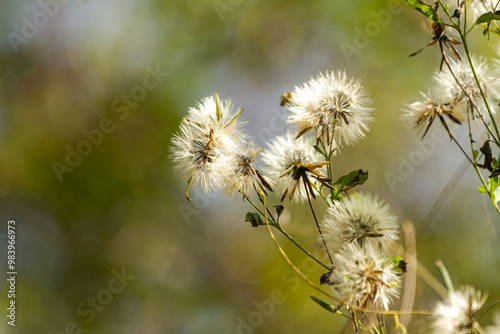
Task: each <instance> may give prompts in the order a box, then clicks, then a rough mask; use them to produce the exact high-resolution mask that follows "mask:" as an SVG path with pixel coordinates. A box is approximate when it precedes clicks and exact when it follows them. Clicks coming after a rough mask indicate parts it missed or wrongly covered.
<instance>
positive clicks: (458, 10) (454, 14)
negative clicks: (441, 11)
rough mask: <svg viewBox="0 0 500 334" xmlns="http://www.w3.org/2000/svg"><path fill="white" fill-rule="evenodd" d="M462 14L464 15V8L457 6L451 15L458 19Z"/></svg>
mask: <svg viewBox="0 0 500 334" xmlns="http://www.w3.org/2000/svg"><path fill="white" fill-rule="evenodd" d="M461 15H462V8H457V9H455V11H454V12H453V15H452V16H451V17H456V18H457V19H459V18H460V16H461Z"/></svg>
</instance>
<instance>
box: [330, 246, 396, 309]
mask: <svg viewBox="0 0 500 334" xmlns="http://www.w3.org/2000/svg"><path fill="white" fill-rule="evenodd" d="M333 263H334V269H333V270H332V271H331V272H330V273H329V274H327V275H328V277H326V278H324V283H326V284H328V285H331V286H332V287H333V288H334V289H333V293H334V295H336V296H337V297H338V298H339V299H341V300H343V301H345V302H346V303H347V306H348V308H350V307H361V308H372V307H374V308H375V309H385V310H388V309H389V304H390V303H391V302H392V298H393V297H397V296H398V295H399V291H398V288H399V286H400V284H401V278H400V276H399V275H398V271H397V270H396V268H395V266H394V262H393V261H392V257H389V256H387V255H386V254H385V253H384V252H383V251H382V250H379V249H378V248H377V247H376V246H372V245H370V244H367V245H364V246H363V247H361V246H360V245H358V244H357V243H349V244H345V245H344V247H343V248H342V250H341V251H340V252H339V253H337V254H335V255H334V257H333Z"/></svg>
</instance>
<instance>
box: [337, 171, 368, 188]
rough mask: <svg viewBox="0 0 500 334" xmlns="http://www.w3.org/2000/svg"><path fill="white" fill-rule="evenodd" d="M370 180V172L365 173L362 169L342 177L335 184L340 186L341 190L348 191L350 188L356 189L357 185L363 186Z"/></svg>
mask: <svg viewBox="0 0 500 334" xmlns="http://www.w3.org/2000/svg"><path fill="white" fill-rule="evenodd" d="M366 180H368V172H364V171H363V170H362V169H358V170H353V171H352V172H350V173H349V174H347V175H344V176H342V177H340V178H339V179H338V180H337V181H335V182H334V183H333V184H340V187H339V189H341V190H347V189H349V188H354V187H355V186H357V185H361V184H363V183H365V182H366Z"/></svg>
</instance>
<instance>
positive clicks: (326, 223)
mask: <svg viewBox="0 0 500 334" xmlns="http://www.w3.org/2000/svg"><path fill="white" fill-rule="evenodd" d="M322 229H323V233H324V234H323V236H324V238H325V241H326V243H327V246H328V249H330V250H331V251H333V252H337V251H339V250H340V249H341V248H342V247H343V245H345V244H348V243H355V244H358V245H360V246H362V245H364V244H365V243H367V242H371V243H373V244H378V242H379V241H382V242H383V243H384V244H387V243H392V242H394V241H396V240H397V239H398V231H399V225H398V220H397V217H396V216H395V215H394V214H393V213H392V212H391V209H390V207H389V205H388V204H384V203H383V202H380V201H379V200H378V197H377V196H372V195H370V194H363V193H357V194H353V195H351V196H349V197H344V198H342V199H341V200H339V201H336V202H334V204H333V206H332V207H330V208H328V210H327V211H326V214H325V217H324V219H323V222H322Z"/></svg>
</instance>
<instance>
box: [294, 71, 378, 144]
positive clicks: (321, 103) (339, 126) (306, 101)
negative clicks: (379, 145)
mask: <svg viewBox="0 0 500 334" xmlns="http://www.w3.org/2000/svg"><path fill="white" fill-rule="evenodd" d="M288 101H289V102H288V105H289V106H288V109H289V110H290V114H289V116H288V122H290V123H293V124H296V125H297V126H298V129H299V130H298V136H297V137H300V136H302V135H303V134H305V133H306V132H308V131H309V130H311V129H313V128H315V129H316V131H317V133H316V138H321V139H322V140H323V141H324V142H325V144H326V143H327V144H328V145H333V147H335V146H336V145H339V147H342V146H348V145H353V144H354V143H355V142H357V141H358V140H359V139H361V138H363V137H364V136H365V134H364V133H365V132H366V131H368V124H369V123H370V122H371V121H372V117H371V116H370V113H371V111H372V108H370V105H371V100H370V99H369V98H368V94H367V93H366V91H365V90H364V88H363V86H362V85H361V82H360V81H359V80H358V79H355V78H349V77H348V76H347V74H346V73H345V72H333V71H328V72H326V73H325V74H323V73H319V74H318V76H317V77H316V78H311V79H310V80H309V81H308V82H306V83H304V84H303V85H302V86H297V87H295V90H294V92H293V93H292V94H291V96H290V98H289V100H288Z"/></svg>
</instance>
